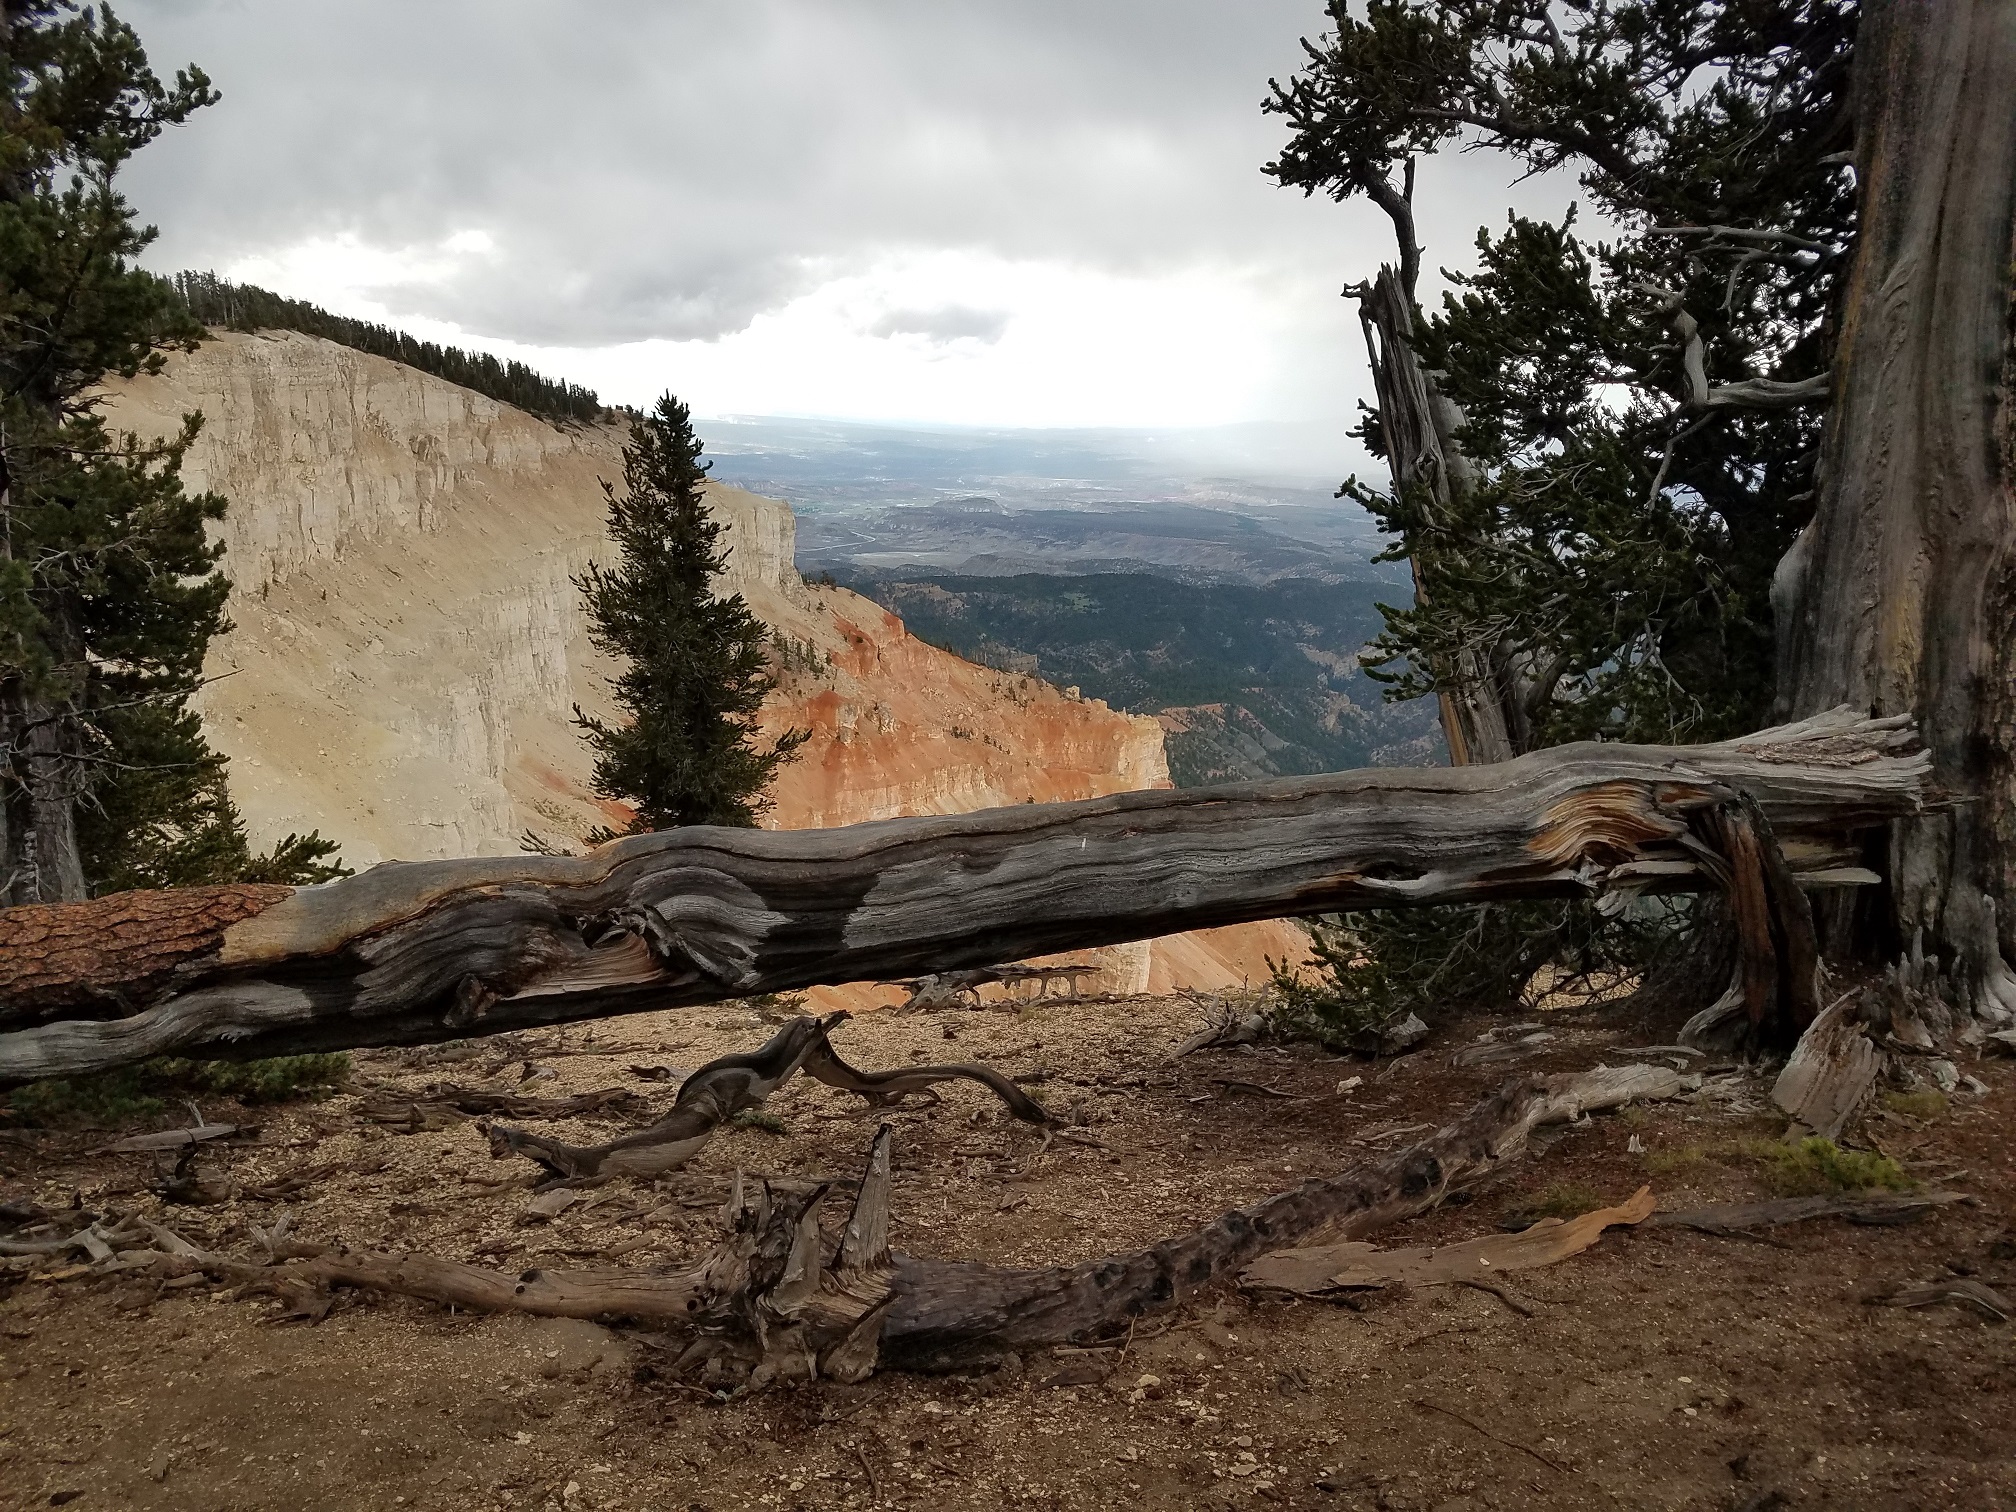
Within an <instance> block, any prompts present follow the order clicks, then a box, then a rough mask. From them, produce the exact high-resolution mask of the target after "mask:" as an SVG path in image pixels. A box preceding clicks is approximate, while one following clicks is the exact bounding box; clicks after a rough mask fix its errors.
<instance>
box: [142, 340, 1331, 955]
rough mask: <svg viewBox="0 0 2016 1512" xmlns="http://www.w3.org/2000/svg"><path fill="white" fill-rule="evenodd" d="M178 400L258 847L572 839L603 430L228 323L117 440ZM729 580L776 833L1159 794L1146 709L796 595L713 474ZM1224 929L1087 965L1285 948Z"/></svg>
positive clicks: (1152, 727) (223, 709)
mask: <svg viewBox="0 0 2016 1512" xmlns="http://www.w3.org/2000/svg"><path fill="white" fill-rule="evenodd" d="M191 410H200V411H202V413H203V416H204V428H203V433H202V435H201V437H200V438H199V440H198V441H197V443H196V445H195V446H194V448H192V450H191V452H190V454H189V457H188V460H187V463H186V465H185V469H184V472H185V477H186V479H187V481H188V483H189V485H190V486H191V487H192V488H194V489H201V488H210V489H214V490H216V491H217V492H219V493H221V494H223V495H224V496H225V497H226V498H227V499H229V500H230V502H231V508H230V513H229V515H228V516H227V518H226V520H225V522H224V525H223V527H222V533H223V538H224V540H225V542H226V545H227V548H228V551H227V556H226V569H227V571H228V572H229V573H230V575H231V578H232V581H233V583H234V584H235V591H234V593H233V595H232V601H231V608H230V613H231V617H232V620H233V621H234V624H235V628H234V629H233V631H232V632H231V634H229V635H228V636H225V637H223V638H221V639H220V640H219V641H218V642H217V644H216V645H215V646H214V647H213V649H212V653H211V662H210V665H209V667H208V668H207V671H208V673H209V675H210V676H211V677H212V678H213V679H215V680H214V681H213V682H212V683H211V685H210V686H209V687H208V688H207V689H206V690H205V692H204V694H203V697H202V712H203V716H204V721H205V724H206V726H207V727H208V729H209V731H210V735H211V738H212V740H213V742H214V743H215V745H216V746H217V748H218V749H219V750H221V751H223V752H224V753H225V754H226V755H228V756H229V757H230V758H231V761H232V769H231V770H232V788H233V792H234V794H235V795H236V797H237V799H238V802H239V804H240V806H241V807H242V808H243V810H244V812H245V816H246V820H247V823H248V825H249V826H250V828H251V830H252V833H253V837H254V840H255V842H257V843H267V842H270V841H271V840H273V839H275V838H277V837H279V836H280V835H283V834H285V833H287V832H288V831H290V830H292V831H303V830H308V829H316V828H319V829H320V830H321V831H322V833H324V834H325V835H329V836H332V837H333V838H335V839H337V840H338V841H340V842H341V843H342V846H343V850H344V856H345V859H346V860H347V861H348V862H349V863H350V864H351V865H353V866H363V865H369V864H371V863H373V862H376V861H380V860H385V859H391V858H402V859H413V860H417V859H424V858H431V857H441V856H456V855H479V854H485V853H500V852H510V851H513V850H516V849H518V848H519V845H520V843H521V837H523V836H524V835H525V834H526V833H527V832H528V831H529V832H531V833H533V834H535V835H538V836H541V837H542V838H544V839H547V840H549V841H552V842H559V843H567V842H571V841H575V840H578V839H579V837H580V836H582V835H584V834H585V833H587V831H588V830H589V829H591V828H592V827H594V826H595V825H597V824H601V823H608V822H611V821H612V820H617V819H620V818H621V817H623V816H622V813H621V810H620V808H618V807H617V806H615V805H611V804H609V803H607V802H604V801H601V800H598V799H596V798H595V797H594V796H593V795H592V794H591V793H590V792H589V790H588V786H587V779H588V772H589V766H590V761H589V754H588V751H587V748H586V747H585V745H584V744H583V743H582V741H581V739H580V736H579V733H578V731H576V730H575V729H574V727H573V725H572V713H573V710H574V708H575V706H577V705H578V706H580V707H581V708H582V709H584V710H586V711H588V712H590V713H597V714H604V715H607V714H610V713H612V712H613V711H612V709H611V706H610V704H609V701H608V696H607V686H606V678H607V675H608V673H609V671H610V667H609V665H608V663H607V661H606V659H604V658H603V657H601V656H600V655H599V654H598V653H597V652H596V651H595V650H594V648H593V647H591V646H590V645H589V643H588V639H587V633H586V632H587V626H586V624H585V621H584V620H583V617H582V615H581V612H580V606H579V595H578V593H577V592H576V590H575V588H574V586H573V582H572V579H573V577H574V575H575V574H578V573H579V572H580V571H581V570H582V568H583V567H584V566H585V565H586V564H587V563H588V562H589V561H590V560H592V559H596V558H598V557H601V556H603V555H605V554H606V552H607V550H608V544H607V541H606V538H605V536H604V534H603V528H602V527H603V520H604V504H603V496H602V490H601V487H600V483H599V480H600V479H602V478H609V479H615V478H617V477H619V476H620V470H621V462H620V456H619V448H620V444H621V439H622V437H621V433H620V432H619V431H617V430H616V429H614V428H608V427H585V428H580V429H572V430H562V429H557V428H555V427H554V426H551V425H549V424H547V423H545V422H544V421H541V420H537V419H534V418H533V417H531V416H529V415H526V414H524V413H522V412H520V411H518V410H515V409H512V408H510V407H509V406H506V405H501V404H498V403H496V402H494V401H492V400H489V399H486V398H484V397H482V396H481V395H478V394H474V393H471V392H469V391H468V390H465V389H461V388H458V387H456V386H454V385H452V384H449V383H445V382H443V381H441V380H439V379H436V378H433V377H430V376H428V375H426V374H423V373H420V372H418V371H417V370H415V369H412V368H408V367H404V366H402V365H400V364H398V363H394V362H389V361H386V360H384V359H382V358H377V357H372V356H368V355H365V354H363V353H359V352H354V351H351V350H349V349H348V348H345V347H340V346H337V345H335V344H333V343H331V342H327V341H322V340H319V339H316V338H313V337H308V336H302V335H298V334H294V333H282V332H265V333H260V334H258V335H243V334H228V335H221V336H219V337H218V338H217V339H215V340H213V341H210V342H207V343H205V345H204V346H203V347H202V348H200V349H199V350H198V351H196V352H195V353H192V354H189V355H187V356H183V357H178V358H176V359H175V360H174V361H173V362H172V363H171V364H170V366H169V368H168V371H167V372H166V373H165V374H163V375H162V376H160V377H156V378H143V379H139V380H136V381H134V382H132V383H130V384H126V385H123V386H122V387H121V388H120V389H119V391H118V392H117V393H116V394H115V395H114V397H113V399H112V402H111V403H110V404H109V405H108V408H107V415H108V419H109V420H110V421H111V423H112V424H113V425H114V426H115V427H119V428H125V429H130V430H134V431H138V432H140V433H142V434H150V435H159V434H164V433H166V432H168V431H169V430H170V429H172V428H173V427H174V426H175V425H177V424H178V423H179V422H180V419H181V417H182V415H184V414H185V413H187V412H189V411H191ZM709 502H710V505H711V506H712V507H713V508H714V509H715V510H716V511H717V514H718V516H719V517H720V518H721V519H723V520H724V521H725V522H726V523H727V525H728V529H729V535H728V539H729V542H730V543H731V554H730V559H729V570H728V582H729V585H730V586H731V587H732V588H734V589H735V590H736V591H739V592H741V593H742V594H743V595H744V596H745V597H746V598H747V599H748V601H749V603H750V605H751V607H752V608H754V609H755V611H756V612H757V614H758V615H760V616H761V617H762V618H763V620H764V621H765V622H766V623H767V624H768V625H769V626H770V627H771V629H772V632H773V634H774V636H775V638H776V642H777V646H778V659H779V663H780V667H781V675H782V681H781V684H780V686H779V688H778V690H777V693H776V694H775V695H774V696H773V698H772V699H771V701H770V703H769V704H768V705H767V706H766V708H765V710H764V723H765V726H766V728H768V729H770V730H772V731H776V730H782V729H787V728H798V729H807V730H810V731H811V732H812V738H811V740H810V741H809V742H808V743H807V745H806V746H805V748H804V750H803V752H802V753H801V755H800V757H799V759H798V760H797V761H796V762H794V763H793V764H792V765H791V766H790V767H789V768H788V769H787V771H786V772H785V774H784V775H783V777H782V778H781V779H780V781H779V782H778V784H777V788H776V791H775V798H776V807H775V810H774V811H773V813H772V815H771V817H770V821H769V822H770V823H772V824H774V825H776V826H777V827H780V828H806V827H813V826H823V825H839V824H852V823H855V822H858V821H860V820H865V819H880V818H890V817H895V816H898V815H904V814H929V813H957V812H962V811H965V810H969V809H976V808H985V807H990V806H994V805H999V804H1011V803H1023V802H1048V801H1051V800H1055V799H1070V798H1087V797H1094V796H1097V795H1099V794H1102V793H1109V792H1118V791H1123V790H1127V789H1132V788H1145V787H1160V786H1166V785H1167V784H1168V769H1167V766H1166V765H1165V763H1164V759H1163V753H1162V738H1161V731H1160V729H1159V728H1158V727H1157V726H1156V724H1155V723H1154V721H1152V720H1149V719H1145V718H1140V717H1135V716H1130V715H1125V714H1120V713H1117V712H1115V711H1113V710H1111V709H1109V708H1107V707H1106V706H1105V705H1104V704H1101V703H1097V702H1095V701H1082V700H1078V699H1075V698H1070V697H1067V696H1066V695H1065V694H1063V693H1061V692H1059V691H1058V690H1057V689H1055V688H1053V687H1050V686H1049V685H1048V684H1045V683H1042V682H1040V681H1037V680H1036V679H1033V678H1026V677H1020V676H1016V675H1014V674H1011V673H1003V672H995V671H991V670H989V669H986V668H982V667H977V666H974V665H972V664H971V663H968V662H965V661H962V660H960V659H959V658H957V657H955V656H952V655H951V654H949V653H947V652H944V651H941V650H938V649H937V648H936V647H933V646H929V645H926V644H925V643H923V642H921V641H919V640H917V639H916V638H915V637H913V636H911V635H909V634H908V633H907V632H906V631H905V630H904V628H903V623H902V621H901V620H899V619H898V618H897V617H896V616H894V615H892V614H890V613H888V612H887V611H885V610H883V609H882V608H880V607H879V606H877V605H875V604H873V603H871V602H869V601H868V600H867V599H864V598H860V597H858V596H857V595H855V594H852V593H849V592H847V591H846V590H844V589H838V588H830V587H827V588H812V587H807V586H806V585H805V584H803V583H802V582H801V581H800V579H799V577H798V573H797V570H796V568H795V566H794V563H793V544H794V543H793V536H794V522H793V519H792V515H791V511H790V509H789V507H788V506H786V505H785V504H783V503H781V502H779V501H777V500H774V499H765V498H761V497H759V496H757V495H755V494H750V493H746V492H744V491H742V490H740V489H736V488H731V487H727V486H723V485H712V486H711V487H710V490H709ZM1299 940H1300V937H1299V935H1298V934H1297V933H1296V932H1295V931H1293V930H1292V929H1291V928H1290V927H1288V926H1285V925H1279V926H1246V927H1242V928H1241V929H1238V930H1220V931H1211V932H1210V933H1209V935H1208V936H1206V935H1199V936H1184V937H1178V938H1174V939H1172V940H1170V941H1166V942H1164V941H1158V942H1155V944H1154V945H1152V946H1150V945H1146V944H1144V945H1142V946H1138V947H1132V948H1122V949H1120V950H1116V951H1111V952H1106V953H1104V959H1105V963H1106V967H1107V969H1106V971H1105V972H1104V973H1103V975H1104V977H1105V980H1104V981H1103V982H1102V983H1100V984H1099V985H1101V986H1103V987H1105V988H1107V989H1109V990H1131V991H1141V990H1147V989H1149V988H1150V987H1151V986H1152V987H1153V988H1155V989H1157V990H1165V991H1166V990H1171V989H1173V988H1177V987H1204V988H1213V987H1219V986H1224V985H1229V984H1233V983H1236V982H1238V981H1240V980H1242V979H1256V980H1257V979H1258V978H1259V977H1260V976H1261V975H1262V974H1263V973H1264V964H1263V959H1262V958H1263V957H1265V956H1267V955H1270V954H1271V955H1274V956H1282V955H1288V954H1299Z"/></svg>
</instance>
